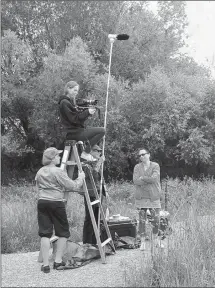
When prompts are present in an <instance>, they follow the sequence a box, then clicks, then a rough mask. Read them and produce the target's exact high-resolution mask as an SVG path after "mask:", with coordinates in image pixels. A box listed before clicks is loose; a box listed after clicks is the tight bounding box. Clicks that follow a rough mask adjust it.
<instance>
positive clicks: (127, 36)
mask: <svg viewBox="0 0 215 288" xmlns="http://www.w3.org/2000/svg"><path fill="white" fill-rule="evenodd" d="M128 38H129V35H127V34H119V35H117V36H116V39H117V40H128Z"/></svg>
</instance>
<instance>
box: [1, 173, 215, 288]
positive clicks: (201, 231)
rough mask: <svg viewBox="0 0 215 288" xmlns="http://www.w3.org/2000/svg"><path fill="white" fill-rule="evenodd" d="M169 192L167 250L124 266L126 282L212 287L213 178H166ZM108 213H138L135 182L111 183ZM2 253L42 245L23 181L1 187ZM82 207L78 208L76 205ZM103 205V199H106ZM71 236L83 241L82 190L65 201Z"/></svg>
mask: <svg viewBox="0 0 215 288" xmlns="http://www.w3.org/2000/svg"><path fill="white" fill-rule="evenodd" d="M162 188H163V189H162V191H163V192H162V196H163V197H162V198H163V200H162V205H163V207H164V198H165V197H164V191H165V190H167V193H168V211H169V212H170V214H171V223H172V226H173V228H174V230H173V234H172V235H171V236H169V244H168V253H167V254H166V253H161V252H159V251H158V253H156V254H155V255H154V257H153V261H151V262H150V263H148V264H147V265H146V263H145V261H143V265H142V267H133V265H132V263H130V266H129V264H128V265H127V267H126V280H125V286H126V287H212V286H215V249H214V247H215V219H214V214H215V213H214V211H215V188H214V180H213V179H207V178H205V179H202V180H201V181H194V180H192V179H188V180H187V181H180V180H178V179H175V180H172V179H167V181H164V182H163V183H162ZM107 190H108V193H109V195H110V198H111V201H110V203H109V210H110V214H111V215H113V214H119V213H120V214H121V215H123V216H129V217H130V218H132V219H134V218H136V217H137V214H136V211H135V209H134V191H135V187H134V185H133V184H132V183H128V182H123V183H119V182H118V183H112V184H109V185H108V186H107ZM1 194H2V231H1V232H2V233H1V236H2V240H1V246H2V253H16V252H30V251H37V250H39V249H40V238H39V236H38V225H37V212H36V204H37V195H36V190H35V187H34V186H32V185H30V184H27V183H23V184H22V185H11V186H7V187H2V193H1ZM77 207H78V209H77ZM104 207H105V202H104ZM67 214H68V219H69V224H70V229H71V240H73V241H81V239H82V227H83V222H84V214H85V213H84V204H83V198H82V196H80V195H78V194H76V193H71V195H70V197H69V201H68V204H67Z"/></svg>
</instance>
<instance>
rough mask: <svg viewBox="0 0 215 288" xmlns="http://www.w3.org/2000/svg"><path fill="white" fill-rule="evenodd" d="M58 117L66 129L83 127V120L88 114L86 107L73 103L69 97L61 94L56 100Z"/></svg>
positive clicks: (72, 129)
mask: <svg viewBox="0 0 215 288" xmlns="http://www.w3.org/2000/svg"><path fill="white" fill-rule="evenodd" d="M58 105H59V112H60V118H61V122H62V124H63V126H64V127H65V128H66V130H67V131H74V130H77V129H78V128H84V121H85V120H86V119H87V118H88V117H89V116H90V113H89V110H88V109H81V108H79V107H78V106H77V105H74V103H72V101H71V100H70V98H69V97H67V96H62V97H60V99H59V101H58Z"/></svg>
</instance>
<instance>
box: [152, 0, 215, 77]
mask: <svg viewBox="0 0 215 288" xmlns="http://www.w3.org/2000/svg"><path fill="white" fill-rule="evenodd" d="M156 4H157V1H151V2H150V7H151V9H152V11H156ZM186 14H187V17H188V22H189V24H188V27H187V33H188V36H189V39H188V40H187V44H188V47H187V48H185V49H183V51H185V52H187V53H188V55H189V56H191V57H193V58H194V59H195V61H196V62H198V63H199V64H201V65H205V66H207V67H210V68H211V70H212V75H213V77H214V78H215V36H214V35H215V1H186Z"/></svg>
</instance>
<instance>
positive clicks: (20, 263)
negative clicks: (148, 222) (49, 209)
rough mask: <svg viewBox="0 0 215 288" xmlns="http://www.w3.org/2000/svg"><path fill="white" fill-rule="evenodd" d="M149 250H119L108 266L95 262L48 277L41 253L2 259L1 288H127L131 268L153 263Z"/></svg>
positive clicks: (55, 272)
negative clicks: (40, 259) (39, 259)
mask: <svg viewBox="0 0 215 288" xmlns="http://www.w3.org/2000/svg"><path fill="white" fill-rule="evenodd" d="M149 251H150V250H148V251H146V252H142V251H139V249H124V250H117V251H116V254H115V255H110V256H107V258H106V259H107V263H106V264H102V262H101V259H96V260H94V261H92V262H91V263H89V264H87V265H86V266H82V267H80V268H77V269H71V270H65V271H56V270H53V269H51V272H50V273H48V274H45V273H42V272H41V271H40V266H41V264H40V263H38V262H37V258H38V255H39V252H31V253H20V254H5V255H2V287H107V286H108V287H125V278H126V273H127V272H128V269H129V267H130V266H131V265H132V267H137V266H140V265H143V263H146V262H147V260H148V259H150V253H149Z"/></svg>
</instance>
